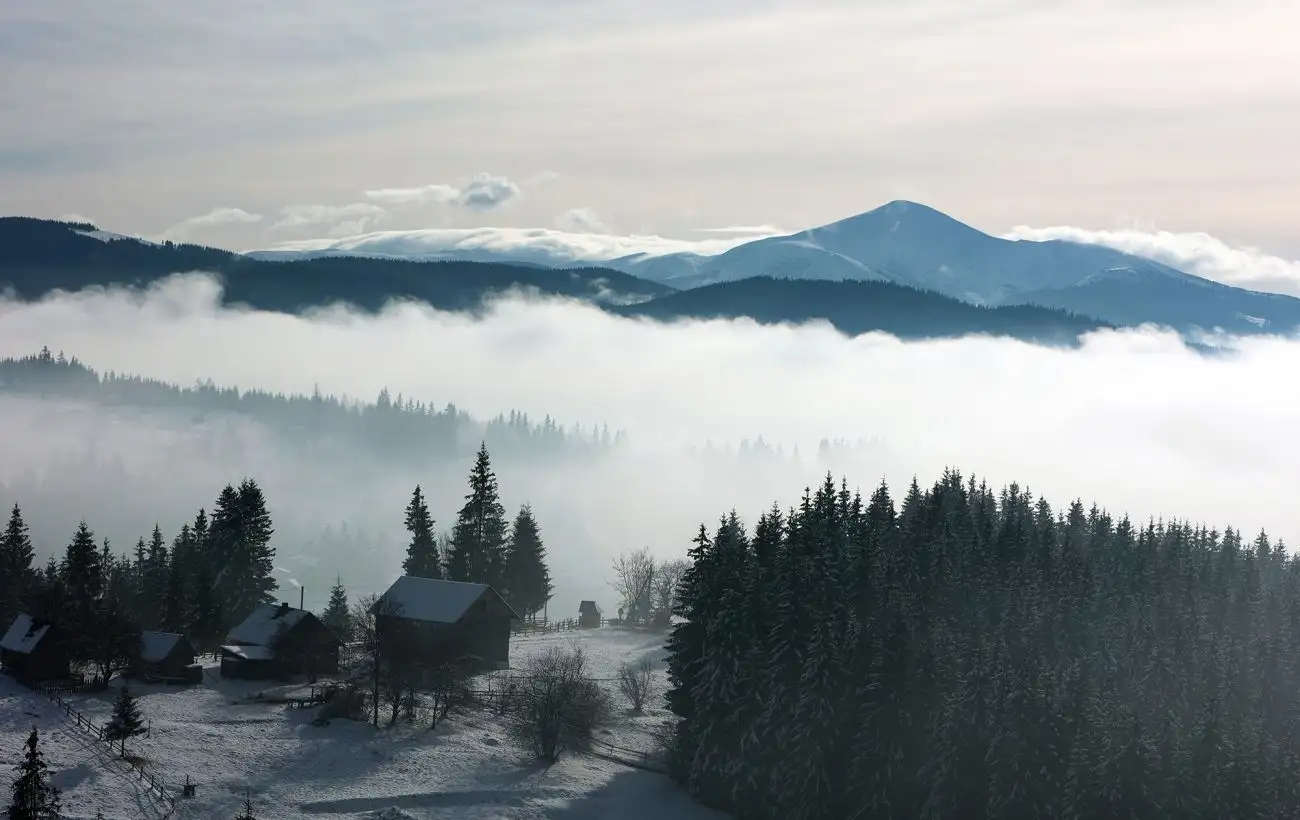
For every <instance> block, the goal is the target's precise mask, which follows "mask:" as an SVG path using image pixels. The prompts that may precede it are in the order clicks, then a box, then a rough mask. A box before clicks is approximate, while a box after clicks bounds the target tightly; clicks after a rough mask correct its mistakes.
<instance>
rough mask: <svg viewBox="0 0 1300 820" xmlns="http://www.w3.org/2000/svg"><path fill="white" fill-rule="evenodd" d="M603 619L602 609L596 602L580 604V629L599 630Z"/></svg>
mask: <svg viewBox="0 0 1300 820" xmlns="http://www.w3.org/2000/svg"><path fill="white" fill-rule="evenodd" d="M601 617H602V615H601V611H600V607H599V606H598V605H597V604H596V602H595V601H583V602H582V603H580V604H578V628H579V629H599V628H600V620H601Z"/></svg>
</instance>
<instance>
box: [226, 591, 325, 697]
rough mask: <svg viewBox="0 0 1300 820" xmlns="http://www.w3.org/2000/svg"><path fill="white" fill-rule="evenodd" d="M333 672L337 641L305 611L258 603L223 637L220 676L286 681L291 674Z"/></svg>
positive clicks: (313, 676)
mask: <svg viewBox="0 0 1300 820" xmlns="http://www.w3.org/2000/svg"><path fill="white" fill-rule="evenodd" d="M338 670H339V640H338V638H336V637H334V633H332V632H331V631H330V630H329V627H327V626H325V624H323V623H321V620H320V619H319V618H317V617H316V616H315V615H313V614H312V613H310V612H308V611H307V610H305V609H294V608H293V607H291V606H289V605H288V604H286V603H281V604H261V605H259V606H258V607H257V608H256V609H254V610H253V611H252V612H250V613H249V614H248V617H246V618H245V619H244V620H243V621H242V622H241V623H240V624H239V625H238V626H236V627H235V628H234V629H232V630H230V632H229V633H228V634H227V635H226V642H225V644H224V645H222V647H221V676H222V677H223V678H243V679H247V680H287V679H289V678H291V677H293V676H294V675H307V676H308V677H309V678H312V679H313V680H314V679H315V677H316V676H317V675H330V674H334V673H336V672H338Z"/></svg>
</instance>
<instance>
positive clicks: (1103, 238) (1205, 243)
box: [1006, 225, 1300, 296]
mask: <svg viewBox="0 0 1300 820" xmlns="http://www.w3.org/2000/svg"><path fill="white" fill-rule="evenodd" d="M1006 238H1008V239H1032V240H1039V241H1041V240H1048V239H1063V240H1067V241H1069V242H1080V243H1084V244H1089V245H1104V246H1106V247H1109V248H1114V249H1116V250H1120V251H1124V252H1125V253H1132V254H1136V255H1137V256H1144V257H1146V258H1148V259H1154V260H1155V261H1157V262H1161V263H1163V264H1166V265H1169V266H1170V267H1173V268H1177V269H1179V270H1182V271H1186V272H1188V273H1193V274H1196V275H1197V276H1203V277H1205V278H1206V279H1213V280H1215V281H1216V282H1222V283H1224V284H1225V285H1232V286H1233V287H1238V288H1248V289H1250V290H1258V291H1263V292H1265V293H1285V294H1288V295H1290V296H1300V261H1291V260H1286V259H1283V258H1281V257H1278V256H1273V255H1271V254H1268V253H1264V252H1263V251H1260V250H1257V249H1255V248H1248V247H1234V246H1232V245H1229V244H1228V243H1227V242H1224V241H1223V240H1221V239H1217V238H1215V237H1213V236H1210V235H1209V234H1207V233H1175V232H1172V231H1140V230H1130V229H1125V230H1111V231H1094V230H1088V229H1086V228H1073V227H1069V226H1055V227H1048V228H1030V227H1027V226H1023V225H1022V226H1018V227H1016V228H1014V229H1012V230H1011V231H1010V232H1008V233H1007V234H1006Z"/></svg>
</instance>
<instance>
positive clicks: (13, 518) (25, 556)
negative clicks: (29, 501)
mask: <svg viewBox="0 0 1300 820" xmlns="http://www.w3.org/2000/svg"><path fill="white" fill-rule="evenodd" d="M35 557H36V556H35V552H34V550H33V549H32V539H31V537H30V536H29V535H28V532H27V524H26V522H24V521H23V513H22V510H20V509H18V505H17V504H15V505H14V507H13V510H12V511H11V512H10V513H9V524H8V525H7V526H6V527H5V531H4V534H3V535H0V624H3V625H4V626H5V627H6V628H7V626H8V624H9V623H10V622H12V620H13V618H14V616H15V615H16V614H17V613H18V612H19V611H20V610H22V609H23V608H24V604H25V602H26V599H27V597H28V595H29V593H30V591H31V589H32V586H33V585H34V583H35V573H34V568H33V566H32V562H33V560H34V559H35Z"/></svg>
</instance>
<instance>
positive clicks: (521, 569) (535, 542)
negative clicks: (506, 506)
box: [505, 504, 554, 618]
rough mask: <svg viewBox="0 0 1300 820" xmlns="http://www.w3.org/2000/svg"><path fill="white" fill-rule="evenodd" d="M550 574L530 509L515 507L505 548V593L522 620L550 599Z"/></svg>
mask: <svg viewBox="0 0 1300 820" xmlns="http://www.w3.org/2000/svg"><path fill="white" fill-rule="evenodd" d="M553 589H554V586H553V585H552V584H551V573H550V570H549V569H547V567H546V545H545V544H543V543H542V534H541V530H540V528H539V527H538V526H537V519H536V518H535V517H534V516H533V510H532V507H530V506H529V505H527V504H525V505H523V506H522V507H520V508H519V514H518V515H516V516H515V520H514V523H513V524H512V525H511V527H510V541H509V544H508V546H507V548H506V566H505V593H506V597H507V600H509V601H510V605H511V606H513V607H514V609H515V611H516V612H518V613H519V614H520V615H521V616H522V617H524V618H533V617H535V616H536V615H537V613H538V612H540V611H541V609H542V607H543V606H545V605H546V602H547V601H549V600H550V599H551V591H552V590H553Z"/></svg>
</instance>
